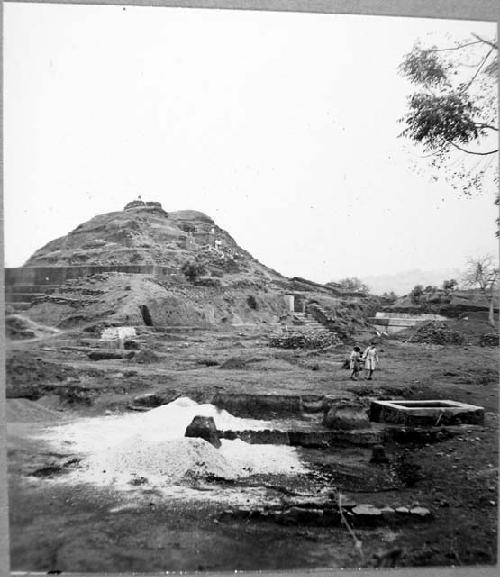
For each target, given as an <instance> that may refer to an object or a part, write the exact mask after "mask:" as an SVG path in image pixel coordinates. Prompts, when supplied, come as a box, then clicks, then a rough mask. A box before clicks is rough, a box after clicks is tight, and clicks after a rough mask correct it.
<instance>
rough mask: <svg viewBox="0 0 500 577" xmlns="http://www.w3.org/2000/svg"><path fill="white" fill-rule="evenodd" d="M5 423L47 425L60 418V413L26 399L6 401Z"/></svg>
mask: <svg viewBox="0 0 500 577" xmlns="http://www.w3.org/2000/svg"><path fill="white" fill-rule="evenodd" d="M5 418H6V421H7V423H42V422H43V423H48V422H54V421H57V420H59V419H60V418H61V413H59V412H58V411H53V410H52V409H48V408H47V407H44V406H43V405H42V404H39V403H38V402H36V401H30V400H28V399H7V400H6V403H5Z"/></svg>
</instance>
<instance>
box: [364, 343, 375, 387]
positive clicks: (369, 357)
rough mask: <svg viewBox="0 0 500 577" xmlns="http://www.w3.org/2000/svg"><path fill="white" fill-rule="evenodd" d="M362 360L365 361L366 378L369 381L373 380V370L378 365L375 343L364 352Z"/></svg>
mask: <svg viewBox="0 0 500 577" xmlns="http://www.w3.org/2000/svg"><path fill="white" fill-rule="evenodd" d="M362 360H363V361H364V362H365V370H366V375H367V376H366V379H367V380H368V381H371V380H372V375H373V371H374V370H375V369H376V368H377V365H378V353H377V349H376V347H375V343H370V345H369V346H368V347H367V349H366V350H365V352H364V353H363V358H362Z"/></svg>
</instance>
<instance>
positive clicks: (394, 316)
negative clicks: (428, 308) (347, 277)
mask: <svg viewBox="0 0 500 577" xmlns="http://www.w3.org/2000/svg"><path fill="white" fill-rule="evenodd" d="M369 320H370V321H371V322H372V324H373V326H374V327H375V330H377V331H379V332H387V333H398V332H400V331H404V330H405V329H408V328H410V327H414V326H415V325H418V324H421V323H425V322H428V321H448V320H449V319H448V318H447V317H444V316H442V315H437V314H408V313H386V312H378V313H376V315H375V317H372V318H371V319H369Z"/></svg>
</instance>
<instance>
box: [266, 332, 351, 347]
mask: <svg viewBox="0 0 500 577" xmlns="http://www.w3.org/2000/svg"><path fill="white" fill-rule="evenodd" d="M341 343H342V341H341V340H340V339H339V337H338V336H337V335H336V334H335V333H332V332H330V331H321V332H316V331H315V332H311V333H307V332H294V333H286V334H282V335H275V336H272V337H271V338H270V339H269V343H268V345H269V346H270V347H273V348H278V349H324V348H327V347H331V346H335V345H339V344H341Z"/></svg>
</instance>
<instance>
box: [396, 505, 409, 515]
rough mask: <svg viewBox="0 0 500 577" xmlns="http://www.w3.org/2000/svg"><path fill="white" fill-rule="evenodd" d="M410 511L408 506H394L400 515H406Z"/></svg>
mask: <svg viewBox="0 0 500 577" xmlns="http://www.w3.org/2000/svg"><path fill="white" fill-rule="evenodd" d="M409 512H410V510H409V509H408V507H397V508H396V513H400V514H402V515H406V514H408V513H409Z"/></svg>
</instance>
